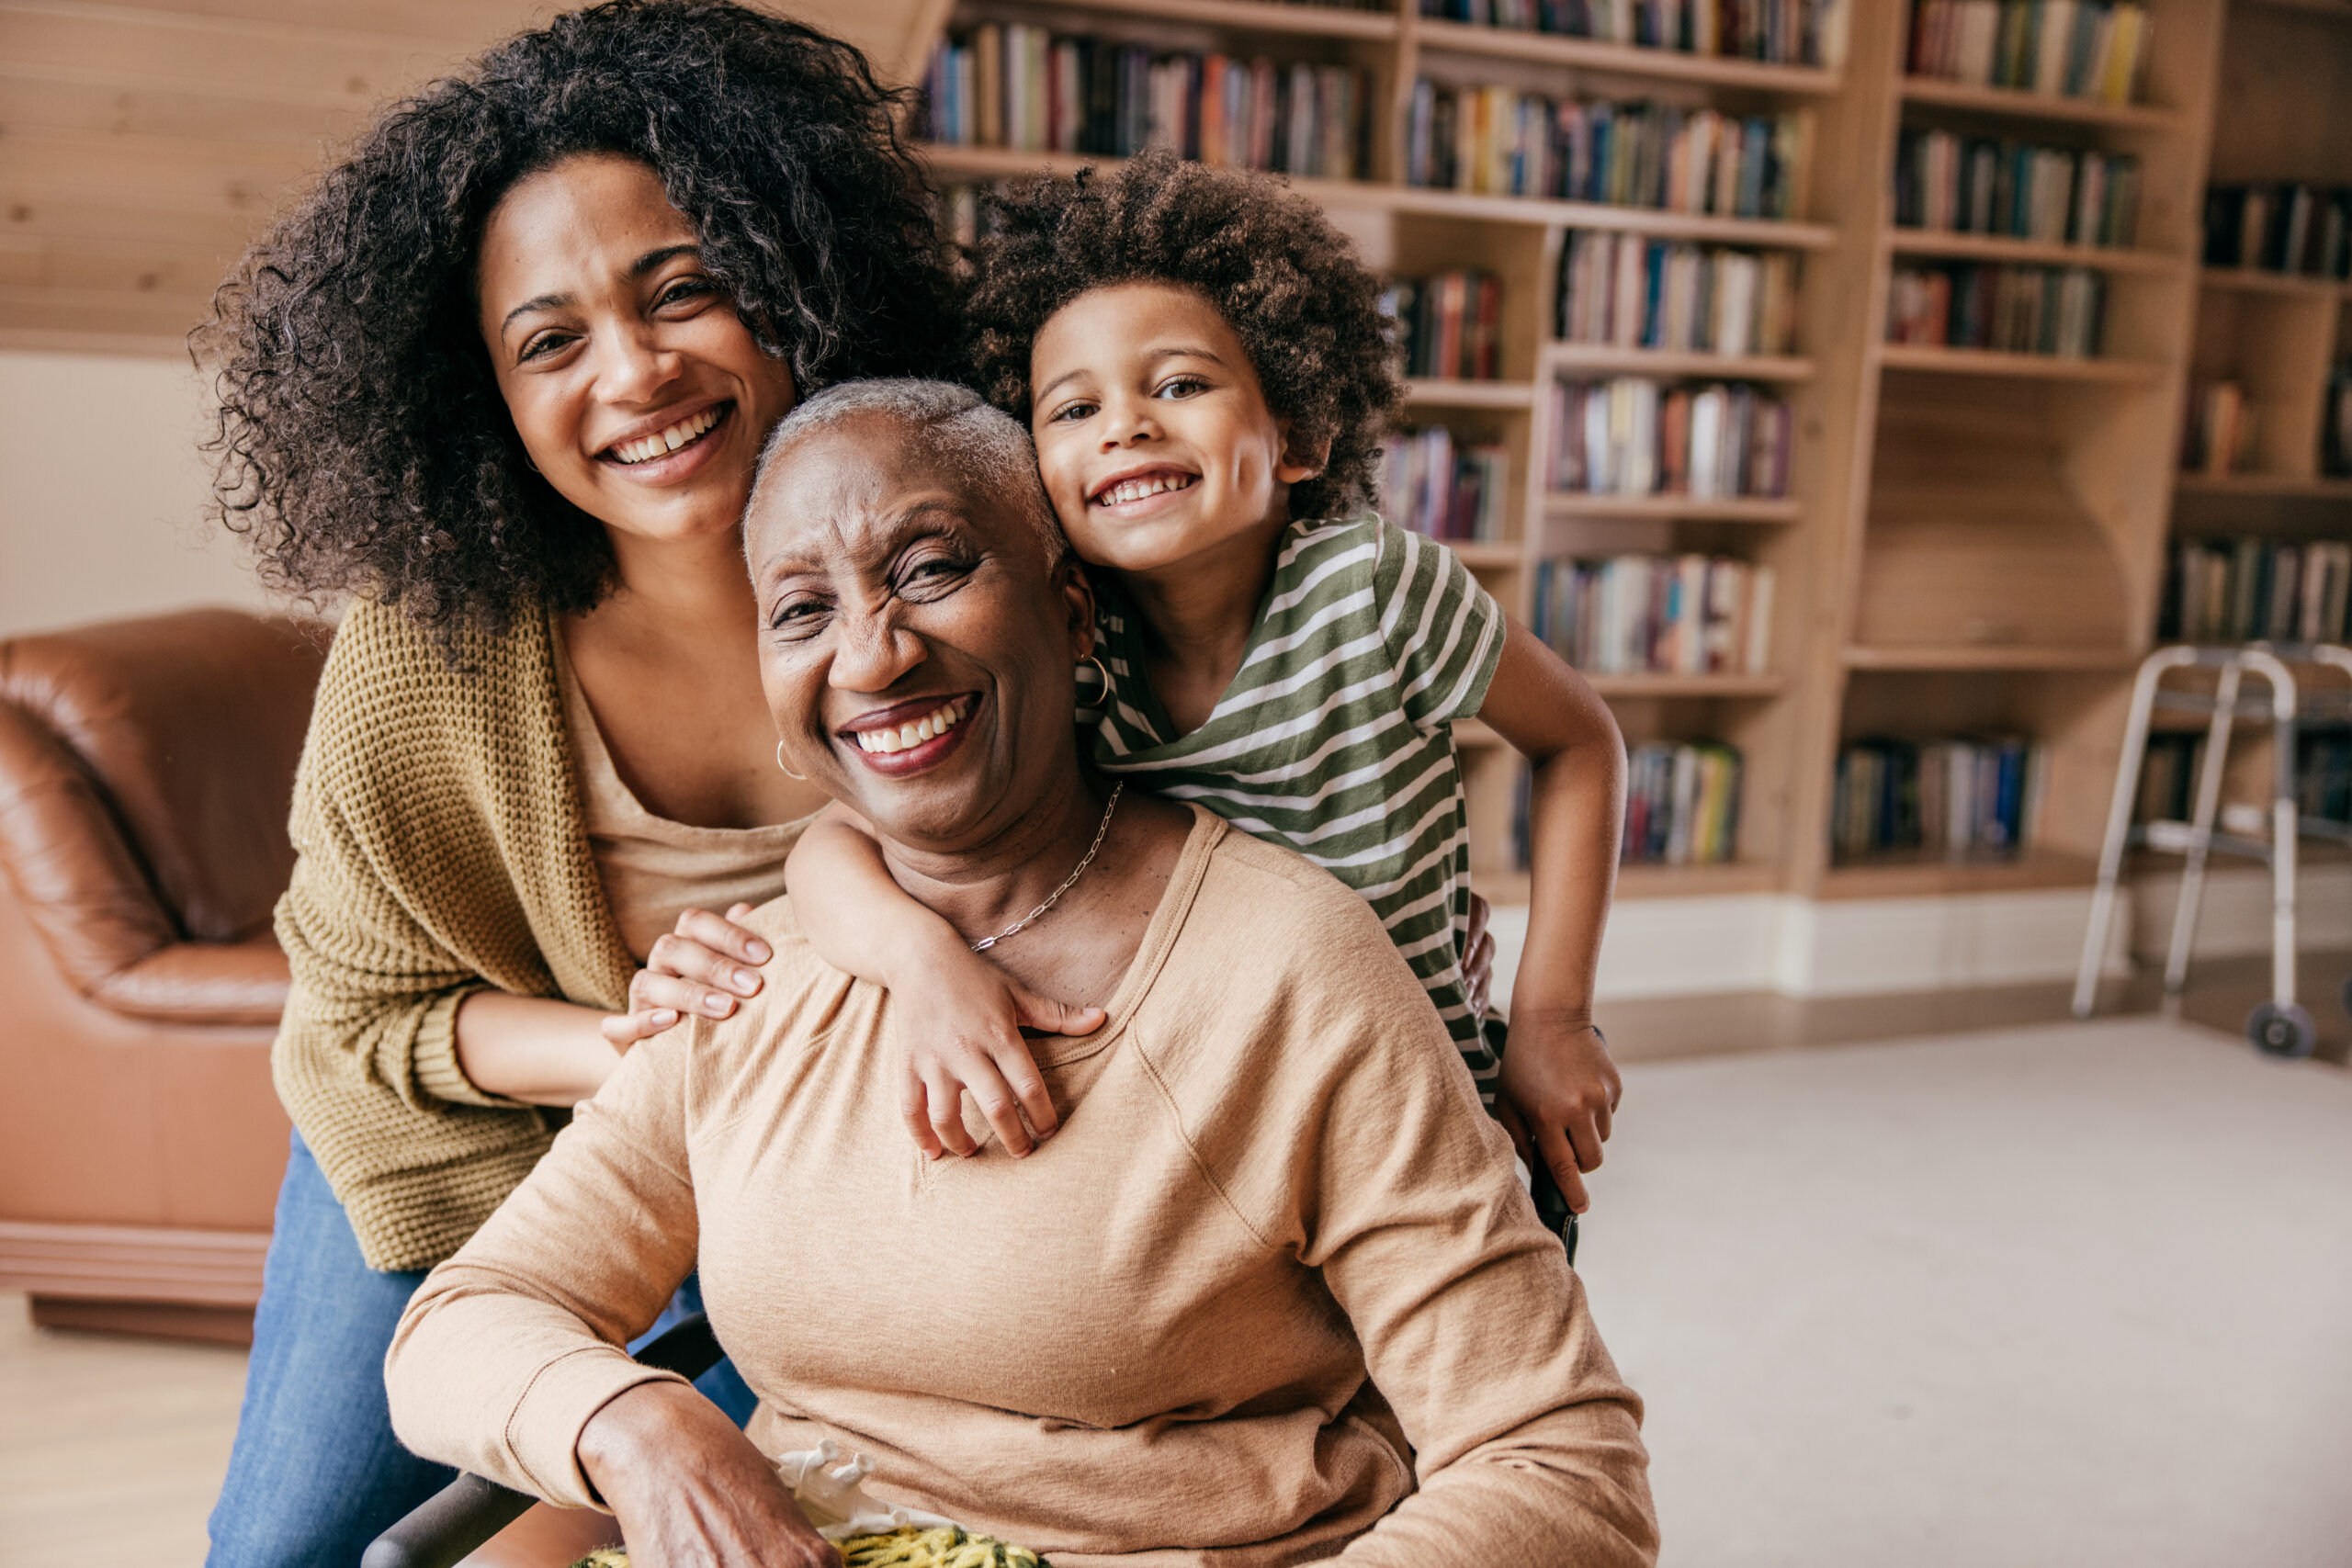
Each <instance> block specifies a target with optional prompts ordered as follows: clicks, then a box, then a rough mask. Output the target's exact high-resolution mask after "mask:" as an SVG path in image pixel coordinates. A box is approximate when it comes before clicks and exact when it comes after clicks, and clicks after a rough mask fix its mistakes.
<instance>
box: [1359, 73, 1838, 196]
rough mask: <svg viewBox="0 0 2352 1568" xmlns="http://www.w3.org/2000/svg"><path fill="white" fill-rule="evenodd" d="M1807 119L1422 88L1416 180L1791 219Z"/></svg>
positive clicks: (1410, 120)
mask: <svg viewBox="0 0 2352 1568" xmlns="http://www.w3.org/2000/svg"><path fill="white" fill-rule="evenodd" d="M1800 141H1801V133H1800V122H1799V121H1798V119H1797V118H1796V117H1795V116H1793V115H1781V116H1777V117H1775V116H1765V115H1756V116H1751V117H1748V118H1740V117H1739V116H1736V115H1726V114H1723V113H1720V112H1719V111H1717V110H1714V109H1711V108H1698V109H1693V108H1684V107H1680V106H1679V105H1673V104H1658V103H1649V102H1634V103H1617V102H1610V101H1580V100H1575V99H1566V98H1548V97H1545V96H1543V95H1542V94H1540V93H1522V92H1519V91H1517V90H1516V89H1513V88H1510V87H1452V86H1444V85H1440V84H1438V83H1435V82H1431V81H1430V80H1428V79H1427V78H1423V79H1422V80H1420V81H1418V82H1416V83H1414V84H1413V95H1412V101H1411V104H1410V105H1409V107H1408V117H1407V120H1406V135H1405V183H1406V184H1408V185H1411V186H1430V187H1434V188H1438V189H1442V190H1461V191H1470V192H1474V193H1476V194H1479V195H1485V196H1528V197H1551V198H1554V199H1556V200H1561V201H1596V202H1607V203H1610V204H1612V205H1614V206H1619V207H1647V208H1657V209H1663V210H1666V211H1668V212H1698V213H1713V214H1716V215H1718V216H1721V217H1731V218H1787V217H1789V216H1790V215H1791V214H1792V210H1793V209H1794V207H1795V202H1796V189H1797V176H1798V162H1799V156H1800V152H1799V147H1800Z"/></svg>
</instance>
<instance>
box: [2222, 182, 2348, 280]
mask: <svg viewBox="0 0 2352 1568" xmlns="http://www.w3.org/2000/svg"><path fill="white" fill-rule="evenodd" d="M2205 265H2207V266H2245V267H2256V268H2259V269H2260V270H2262V271H2265V272H2288V273H2295V274H2299V275H2301V276H2306V277H2352V187H2347V186H2331V187H2328V188H2325V189H2323V188H2321V187H2320V186H2310V185H2301V184H2295V185H2260V186H2213V187H2212V188H2211V189H2210V190H2208V191H2207V192H2206V193H2205Z"/></svg>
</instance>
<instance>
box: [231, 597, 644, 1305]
mask: <svg viewBox="0 0 2352 1568" xmlns="http://www.w3.org/2000/svg"><path fill="white" fill-rule="evenodd" d="M292 829H293V838H294V848H295V851H296V853H297V859H296V861H295V863H294V876H293V881H292V884H291V885H290V886H288V888H287V890H286V896H285V897H283V898H282V899H280V900H279V901H278V906H277V940H278V941H279V942H281V943H282V944H283V945H284V946H285V949H286V956H287V959H288V963H289V964H291V966H292V969H293V976H294V984H293V990H292V992H291V994H290V995H289V997H288V1000H287V1005H286V1015H285V1018H284V1021H282V1022H281V1023H280V1025H279V1027H278V1033H277V1047H276V1050H275V1051H274V1052H273V1054H272V1057H271V1065H272V1068H273V1071H274V1074H275V1077H276V1078H277V1093H278V1098H279V1099H281V1100H284V1101H285V1102H286V1109H287V1111H288V1114H290V1115H291V1116H292V1117H293V1119H294V1124H295V1126H296V1127H297V1128H298V1129H300V1132H301V1134H302V1138H303V1141H304V1142H305V1143H307V1144H308V1145H310V1148H311V1153H312V1154H313V1155H314V1156H316V1157H317V1159H318V1162H319V1165H320V1168H322V1170H323V1171H324V1172H325V1173H326V1178H327V1180H328V1181H329V1182H330V1183H331V1184H332V1185H333V1186H334V1192H335V1196H336V1197H337V1198H339V1199H341V1200H342V1201H343V1207H344V1212H345V1213H347V1214H348V1215H349V1216H350V1218H351V1225H352V1229H353V1230H355V1231H356V1232H357V1233H358V1236H359V1248H360V1251H361V1253H362V1254H363V1255H364V1256H365V1257H366V1258H367V1260H368V1265H369V1266H370V1267H371V1268H376V1269H427V1268H430V1267H432V1266H433V1265H434V1264H435V1263H438V1262H440V1261H441V1260H442V1259H443V1258H447V1257H448V1256H449V1254H451V1253H452V1252H454V1251H456V1250H457V1249H458V1246H459V1245H460V1244H462V1243H463V1242H464V1241H465V1240H466V1239H467V1238H468V1237H469V1236H470V1235H473V1233H474V1232H475V1230H476V1229H478V1228H479V1227H480V1226H481V1223H482V1221H483V1220H485V1219H487V1218H489V1217H490V1213H491V1211H492V1210H493V1209H495V1208H496V1207H497V1206H498V1205H499V1203H500V1201H503V1199H504V1198H505V1196H506V1194H507V1193H509V1192H511V1191H512V1190H514V1189H515V1185H516V1184H517V1183H519V1182H520V1181H521V1180H522V1179H523V1178H524V1177H525V1176H526V1175H527V1174H528V1173H529V1172H530V1169H531V1168H532V1167H533V1166H535V1165H537V1163H538V1159H539V1156H541V1155H542V1154H544V1153H546V1152H547V1148H548V1144H549V1142H550V1141H551V1140H552V1138H553V1136H554V1131H555V1126H556V1124H557V1122H558V1121H559V1120H560V1118H558V1117H555V1116H551V1115H550V1114H548V1113H547V1112H543V1111H536V1110H533V1109H532V1108H530V1107H528V1106H526V1105H522V1104H519V1103H517V1102H516V1101H514V1100H505V1099H503V1098H501V1097H499V1096H496V1095H491V1094H485V1093H483V1092H482V1091H481V1090H480V1089H476V1088H475V1087H474V1086H473V1085H472V1084H471V1083H469V1081H468V1080H467V1078H466V1076H465V1074H464V1072H463V1071H461V1070H460V1069H459V1067H458V1054H457V1035H456V1028H455V1024H456V1019H457V1013H458V1004H459V1003H460V1002H462V1001H463V1000H464V999H465V998H466V997H467V996H469V994H471V993H472V992H475V991H478V990H482V989H485V988H489V987H495V988H497V989H499V990H502V991H507V992H512V993H514V994H515V995H519V996H540V997H560V998H565V999H567V1000H570V1001H574V1002H580V1003H582V1004H585V1005H588V1006H593V1007H597V1008H601V1009H605V1010H617V1009H619V1008H620V1007H621V1006H622V1005H623V1004H624V1003H625V1002H626V1000H627V998H628V983H629V979H630V976H632V975H633V974H634V972H635V970H636V968H637V964H636V963H635V961H634V960H633V959H632V958H631V957H630V956H629V953H628V948H627V947H626V946H625V945H624V944H623V942H622V941H621V938H620V933H619V931H618V929H617V927H616V924H615V922H614V919H613V915H612V910H611V908H610V906H609V905H608V904H607V902H606V901H605V891H604V885H603V883H602V881H601V880H600V879H599V877H598V875H597V873H596V865H595V862H594V856H593V854H592V852H591V851H590V848H589V843H588V835H587V831H586V829H585V828H584V827H583V826H582V818H581V808H580V794H579V784H578V780H577V777H576V775H575V773H574V772H573V768H572V751H571V734H570V729H569V727H568V726H567V724H566V723H565V720H564V710H563V700H562V695H561V693H560V689H559V688H558V686H557V683H556V667H555V645H554V635H553V632H552V630H551V628H550V626H549V625H548V617H547V616H545V615H536V614H529V613H524V614H519V615H515V617H514V621H513V624H512V626H510V627H509V628H508V629H507V630H506V631H505V632H504V633H503V634H501V635H499V636H495V637H492V636H489V635H484V634H475V635H469V636H465V637H461V638H460V639H459V641H458V644H457V647H456V649H455V659H454V660H452V659H451V658H449V657H447V656H445V655H444V654H443V652H442V651H441V649H439V648H438V647H437V646H436V645H435V643H434V642H433V641H432V640H431V639H430V638H429V637H427V636H426V635H425V634H424V633H423V632H422V631H420V630H418V629H417V628H416V627H415V626H413V625H412V624H410V623H409V621H408V620H407V619H406V618H405V617H404V616H402V615H401V614H400V613H399V612H398V611H396V610H391V609H387V608H385V607H383V606H380V605H376V604H366V603H361V604H355V605H354V606H353V607H352V609H351V612H350V614H349V615H347V616H346V617H345V620H344V623H343V626H342V628H341V630H339V631H338V632H337V633H336V635H335V639H334V649H332V651H331V652H330V653H329V654H328V657H327V663H326V670H325V672H324V674H323V675H322V677H321V680H320V683H319V694H318V703H317V706H316V707H315V709H314V710H313V711H312V714H311V733H310V739H309V740H308V741H307V742H306V743H305V745H304V746H303V749H302V765H301V769H300V772H299V773H298V774H297V775H296V778H295V783H294V808H293V823H292Z"/></svg>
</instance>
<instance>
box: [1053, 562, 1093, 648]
mask: <svg viewBox="0 0 2352 1568" xmlns="http://www.w3.org/2000/svg"><path fill="white" fill-rule="evenodd" d="M1054 591H1055V592H1057V593H1059V594H1060V595H1061V600H1062V604H1063V605H1064V606H1065V607H1066V608H1067V609H1068V610H1069V661H1070V662H1071V663H1072V664H1083V663H1085V662H1086V661H1087V660H1089V659H1090V658H1091V657H1093V653H1094V584H1093V583H1091V582H1090V581H1087V576H1086V567H1085V564H1084V563H1083V562H1081V561H1080V559H1079V558H1078V557H1077V556H1075V555H1065V556H1063V557H1062V559H1061V564H1060V565H1059V566H1057V567H1056V568H1054Z"/></svg>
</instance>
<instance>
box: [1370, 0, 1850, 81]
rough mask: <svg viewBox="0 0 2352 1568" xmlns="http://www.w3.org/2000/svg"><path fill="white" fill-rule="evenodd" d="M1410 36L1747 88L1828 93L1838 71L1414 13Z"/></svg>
mask: <svg viewBox="0 0 2352 1568" xmlns="http://www.w3.org/2000/svg"><path fill="white" fill-rule="evenodd" d="M1413 31H1414V38H1415V41H1417V42H1418V43H1419V45H1420V47H1421V48H1423V49H1435V50H1445V51H1451V52H1453V53H1456V54H1479V55H1496V56H1499V57H1501V58H1503V59H1506V60H1516V61H1531V62H1535V63H1537V64H1543V65H1570V66H1579V67H1582V68H1584V69H1586V70H1589V71H1607V72H1611V73H1619V74H1623V75H1627V76H1653V77H1657V78H1658V79H1660V80H1662V81H1669V82H1698V83H1703V84H1705V85H1708V86H1711V87H1737V88H1743V89H1746V90H1748V91H1751V92H1765V93H1789V94H1794V95H1801V96H1807V97H1817V96H1823V95H1825V94H1829V93H1834V92H1836V91H1837V90H1838V84H1839V77H1838V73H1837V72H1835V71H1830V70H1826V69H1824V68H1823V67H1821V66H1817V65H1775V64H1770V63H1768V62H1764V61H1760V60H1742V59H1738V58H1736V57H1734V56H1730V55H1721V54H1694V53H1692V52H1691V51H1688V50H1679V49H1657V48H1648V47H1644V46H1641V45H1637V44H1623V43H1607V42H1603V41H1602V40H1600V39H1588V38H1575V37H1571V36H1569V35H1567V34H1564V33H1542V32H1529V31H1526V30H1524V29H1521V28H1497V27H1484V26H1479V25H1477V24H1475V23H1469V22H1449V21H1442V20H1439V19H1437V18H1434V17H1417V18H1416V19H1415V21H1414V24H1413Z"/></svg>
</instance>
